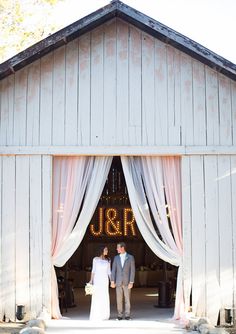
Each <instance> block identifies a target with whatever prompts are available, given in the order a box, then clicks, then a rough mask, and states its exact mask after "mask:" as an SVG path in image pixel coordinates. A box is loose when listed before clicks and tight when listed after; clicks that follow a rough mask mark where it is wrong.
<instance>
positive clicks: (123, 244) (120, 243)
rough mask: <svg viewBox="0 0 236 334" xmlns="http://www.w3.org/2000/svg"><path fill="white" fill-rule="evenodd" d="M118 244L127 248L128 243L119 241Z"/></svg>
mask: <svg viewBox="0 0 236 334" xmlns="http://www.w3.org/2000/svg"><path fill="white" fill-rule="evenodd" d="M118 245H119V246H120V247H124V249H126V243H125V242H124V241H121V242H118Z"/></svg>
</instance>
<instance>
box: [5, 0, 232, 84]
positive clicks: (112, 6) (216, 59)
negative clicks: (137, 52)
mask: <svg viewBox="0 0 236 334" xmlns="http://www.w3.org/2000/svg"><path fill="white" fill-rule="evenodd" d="M113 17H119V18H121V19H123V20H124V21H126V22H128V23H131V24H133V25H134V26H136V27H138V28H140V29H141V30H143V31H145V32H147V33H148V34H150V35H152V36H154V37H156V38H158V39H159V40H161V41H163V42H165V43H168V44H170V45H172V46H174V47H175V48H177V49H179V50H181V51H183V52H185V53H186V54H188V55H190V56H191V57H193V58H195V59H197V60H199V61H201V62H202V63H204V64H206V65H208V66H210V67H211V68H214V69H216V70H217V71H219V72H221V73H223V74H225V75H226V76H228V77H229V78H231V79H233V80H235V81H236V65H235V64H233V63H231V62H230V61H228V60H226V59H225V58H223V57H221V56H219V55H217V54H216V53H214V52H212V51H210V50H209V49H207V48H205V47H203V46H202V45H200V44H198V43H197V42H194V41H193V40H191V39H190V38H188V37H186V36H184V35H182V34H180V33H178V32H176V31H175V30H173V29H171V28H169V27H167V26H165V25H163V24H162V23H160V22H158V21H156V20H154V19H152V18H150V17H149V16H147V15H145V14H143V13H141V12H139V11H137V10H135V9H134V8H132V7H130V6H128V5H126V4H124V3H122V2H121V1H119V0H113V1H111V2H110V3H109V4H108V5H107V6H105V7H102V8H100V9H98V10H97V11H95V12H93V13H91V14H90V15H88V16H85V17H84V18H82V19H80V20H78V21H76V22H74V23H72V24H70V25H69V26H67V27H65V28H63V29H61V30H59V31H57V32H56V33H54V34H52V35H50V36H48V37H47V38H45V39H44V40H42V41H40V42H38V43H36V44H34V45H32V46H31V47H29V48H27V49H26V50H24V51H22V52H20V53H18V54H17V55H15V56H14V57H12V58H10V59H9V60H7V61H5V62H4V63H2V64H0V79H3V78H5V77H7V76H8V75H10V74H12V73H14V72H16V71H18V70H19V69H21V68H23V67H24V66H26V65H28V64H30V63H32V62H33V61H35V60H36V59H38V58H40V57H42V56H43V55H46V54H47V53H49V52H50V51H52V50H55V49H57V48H58V47H60V46H62V45H64V44H67V43H68V42H70V41H71V40H73V39H75V38H77V37H79V36H81V35H82V34H84V33H86V32H88V31H90V30H92V29H94V28H96V27H97V26H99V25H101V24H102V23H105V22H106V21H108V20H110V19H112V18H113Z"/></svg>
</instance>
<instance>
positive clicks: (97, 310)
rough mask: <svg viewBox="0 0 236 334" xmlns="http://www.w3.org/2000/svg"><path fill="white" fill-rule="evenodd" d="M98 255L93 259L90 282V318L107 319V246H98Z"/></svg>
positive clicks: (108, 277) (109, 263) (109, 270)
mask: <svg viewBox="0 0 236 334" xmlns="http://www.w3.org/2000/svg"><path fill="white" fill-rule="evenodd" d="M98 255H99V256H97V257H95V258H94V259H93V266H92V272H91V279H90V282H89V283H90V284H93V286H94V290H93V294H92V301H91V308H90V316H89V319H90V320H93V321H94V320H96V321H98V320H108V319H109V317H110V297H109V279H110V275H111V261H110V259H109V258H108V248H107V247H106V246H103V247H101V248H100V250H99V253H98Z"/></svg>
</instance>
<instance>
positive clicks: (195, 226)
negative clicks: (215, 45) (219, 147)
mask: <svg viewBox="0 0 236 334" xmlns="http://www.w3.org/2000/svg"><path fill="white" fill-rule="evenodd" d="M235 157H236V155H234V156H229V155H224V156H189V157H183V158H182V167H183V170H182V178H183V181H182V184H183V189H182V191H183V225H184V239H185V240H189V243H187V245H186V243H185V248H186V247H187V249H188V248H189V246H190V245H191V251H192V257H191V266H190V264H189V262H188V259H189V257H188V254H185V261H184V263H187V268H186V269H188V268H189V269H190V267H191V269H192V301H193V310H194V311H197V312H199V313H198V315H202V314H206V315H208V316H211V315H212V312H213V311H214V307H215V305H216V304H217V303H219V300H220V299H221V308H222V312H221V315H222V319H221V320H222V321H224V318H223V317H224V308H225V307H230V308H232V307H235V306H236V305H235V298H234V297H235V277H234V275H235V210H236V203H235V174H236V158H235ZM188 169H189V170H188ZM187 170H188V171H187ZM189 174H190V178H191V182H189ZM188 184H189V186H190V191H189V188H188V187H186V185H188ZM189 215H190V222H189ZM188 222H189V225H188ZM190 240H191V242H190ZM217 281H218V284H219V286H220V287H219V288H218V287H217ZM199 301H201V304H202V305H203V309H202V308H201V309H200V308H199Z"/></svg>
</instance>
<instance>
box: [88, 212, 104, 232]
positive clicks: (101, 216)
mask: <svg viewBox="0 0 236 334" xmlns="http://www.w3.org/2000/svg"><path fill="white" fill-rule="evenodd" d="M98 226H99V228H98V231H95V229H94V225H93V224H90V232H91V233H92V235H93V236H94V237H99V236H100V235H101V234H102V232H103V208H99V223H98Z"/></svg>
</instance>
